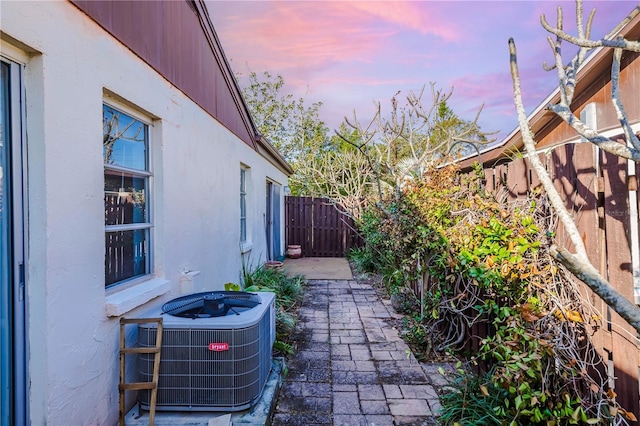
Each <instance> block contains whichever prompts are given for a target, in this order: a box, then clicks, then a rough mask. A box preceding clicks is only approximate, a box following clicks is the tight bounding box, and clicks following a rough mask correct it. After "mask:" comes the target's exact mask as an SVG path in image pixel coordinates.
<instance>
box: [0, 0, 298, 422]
mask: <svg viewBox="0 0 640 426" xmlns="http://www.w3.org/2000/svg"><path fill="white" fill-rule="evenodd" d="M1 16H2V17H1V26H0V30H1V31H2V35H3V44H4V47H3V49H2V52H3V54H7V52H8V51H11V50H13V48H15V50H16V51H22V52H23V53H24V55H17V56H22V57H23V58H26V59H20V58H16V57H15V56H11V57H12V58H13V59H16V60H18V61H21V62H23V63H24V65H25V68H24V71H25V81H24V85H25V91H26V96H27V105H26V110H27V119H26V129H27V142H26V148H27V157H28V159H27V171H26V175H27V203H28V211H29V213H28V222H27V228H28V234H27V235H28V238H27V250H28V255H27V256H28V260H27V280H26V283H27V284H26V285H27V318H26V325H27V330H28V336H27V337H28V349H29V350H28V362H27V368H28V382H29V394H28V402H29V412H28V417H29V419H30V422H31V424H34V425H42V424H50V425H62V424H69V425H71V424H74V425H75V424H78V425H80V424H82V425H102V424H115V423H116V422H117V418H118V377H119V372H118V344H119V324H118V319H119V317H120V316H126V317H135V316H137V315H139V314H140V313H142V312H144V311H146V310H148V309H150V308H151V307H153V306H158V305H159V304H162V303H164V302H165V301H167V300H168V299H170V298H172V297H175V296H178V295H179V294H180V292H181V291H183V290H184V289H185V287H184V285H182V286H181V281H182V283H183V284H184V282H185V281H184V278H185V274H184V273H185V272H186V271H199V274H197V273H196V274H190V275H188V277H189V279H191V278H192V281H191V283H190V284H191V285H192V286H190V287H188V289H189V290H193V291H202V290H220V289H222V288H223V285H224V283H226V282H238V281H239V278H240V272H241V269H242V259H243V256H242V255H241V253H240V245H239V238H240V225H239V217H240V206H239V186H240V167H241V164H244V165H246V166H248V167H249V168H250V174H249V179H250V184H249V192H248V197H249V218H248V220H249V223H250V226H249V231H250V233H249V238H250V240H251V245H250V247H251V250H250V252H247V253H245V255H244V257H245V259H250V260H251V261H252V262H254V264H257V263H259V262H260V261H261V260H264V258H265V254H266V253H267V249H266V242H265V238H264V235H265V232H264V218H263V215H264V214H265V211H266V205H265V182H266V181H267V180H268V179H269V180H271V181H274V182H276V183H278V184H281V185H283V186H284V185H286V184H287V176H286V174H285V173H283V172H282V171H280V170H279V169H278V168H276V167H275V166H273V165H272V164H271V163H270V162H268V161H267V160H266V159H265V158H264V157H262V156H261V155H259V154H258V153H257V152H256V151H255V150H254V149H253V148H252V147H250V146H249V145H248V144H246V143H243V142H242V140H241V139H240V138H239V137H238V136H236V135H235V134H233V133H232V132H231V131H230V130H229V129H228V128H227V127H225V126H224V125H222V124H221V123H220V122H219V121H217V120H216V119H214V118H213V117H212V116H211V115H210V114H209V113H208V112H206V111H205V110H203V109H202V108H201V107H199V106H198V105H197V104H195V103H194V102H193V101H192V100H191V99H189V98H188V97H187V96H186V95H185V94H184V93H183V92H181V91H179V90H177V88H176V87H175V86H174V85H172V84H171V83H169V82H168V81H167V80H166V79H165V78H163V77H162V76H161V75H160V74H158V73H157V72H156V71H155V70H154V69H152V68H151V67H150V66H149V65H148V64H146V63H145V62H143V61H142V60H141V58H140V57H138V56H136V55H135V54H134V53H133V52H132V51H131V50H129V49H128V48H127V47H125V46H124V45H122V44H121V43H120V42H119V41H117V40H116V39H115V38H114V37H113V36H111V35H110V34H109V33H107V32H106V31H105V30H104V29H103V28H101V27H100V26H99V25H97V24H96V23H95V22H94V21H92V20H91V19H89V18H88V17H87V16H86V15H85V14H84V13H82V12H81V11H80V10H79V9H78V8H76V7H75V6H73V5H72V4H71V3H68V2H47V1H43V2H18V1H16V2H11V1H10V2H3V4H2V15H1ZM7 40H10V41H11V43H9V44H12V48H11V49H10V48H9V47H8V43H7ZM106 99H112V100H115V102H117V103H119V104H122V105H124V106H126V107H128V108H132V109H135V110H136V112H138V113H140V114H142V115H146V116H148V117H149V118H150V119H152V124H153V126H152V127H151V136H150V146H151V156H152V160H151V161H152V165H153V173H154V176H153V180H152V188H151V194H152V209H153V210H152V212H153V225H154V228H153V231H152V232H153V243H152V246H153V262H154V266H153V267H152V270H153V272H154V274H153V277H151V278H150V279H147V280H142V282H135V283H133V285H131V286H126V285H123V286H120V287H116V288H114V289H107V290H105V286H104V276H105V265H104V257H105V236H104V232H105V228H104V226H105V219H104V199H103V191H104V176H103V173H104V168H103V158H102V143H101V139H102V105H103V101H105V100H106ZM280 203H281V208H280V212H281V220H280V223H284V218H283V214H284V204H283V200H282V199H281V200H280ZM280 233H281V239H282V241H284V234H283V230H280Z"/></svg>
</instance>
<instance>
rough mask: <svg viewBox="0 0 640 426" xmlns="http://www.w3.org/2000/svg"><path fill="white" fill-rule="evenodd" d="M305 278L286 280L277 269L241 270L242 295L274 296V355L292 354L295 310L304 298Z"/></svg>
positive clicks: (283, 274) (282, 273)
mask: <svg viewBox="0 0 640 426" xmlns="http://www.w3.org/2000/svg"><path fill="white" fill-rule="evenodd" d="M304 283H305V280H304V277H303V276H301V275H296V276H293V277H290V276H287V275H286V274H285V272H284V271H283V270H281V269H278V268H266V267H265V266H264V265H262V266H259V267H257V268H255V269H252V270H250V269H248V268H244V269H243V284H244V291H249V292H256V291H270V292H273V293H275V296H276V342H275V343H274V345H273V348H274V351H275V352H278V353H281V354H283V355H289V354H291V353H293V346H292V344H291V336H292V334H293V332H294V331H295V328H296V310H297V308H298V307H299V306H300V303H301V302H302V298H303V296H304Z"/></svg>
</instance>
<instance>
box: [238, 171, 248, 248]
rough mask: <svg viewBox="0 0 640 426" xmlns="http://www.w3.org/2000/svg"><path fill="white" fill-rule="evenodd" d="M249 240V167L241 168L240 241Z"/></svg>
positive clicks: (242, 242)
mask: <svg viewBox="0 0 640 426" xmlns="http://www.w3.org/2000/svg"><path fill="white" fill-rule="evenodd" d="M246 242H247V168H246V167H242V168H240V243H241V244H244V243H246Z"/></svg>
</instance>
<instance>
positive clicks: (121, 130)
mask: <svg viewBox="0 0 640 426" xmlns="http://www.w3.org/2000/svg"><path fill="white" fill-rule="evenodd" d="M102 128H103V130H102V133H103V134H102V136H103V137H102V154H103V158H104V163H105V164H111V165H115V166H121V167H127V168H129V169H136V170H148V164H147V131H148V129H147V125H146V124H144V123H142V122H141V121H138V120H136V119H135V118H132V117H129V116H128V115H126V114H124V113H122V112H120V111H118V110H115V109H113V108H111V107H109V106H107V105H104V106H103V107H102Z"/></svg>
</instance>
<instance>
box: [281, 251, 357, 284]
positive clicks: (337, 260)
mask: <svg viewBox="0 0 640 426" xmlns="http://www.w3.org/2000/svg"><path fill="white" fill-rule="evenodd" d="M283 267H284V270H285V272H286V273H287V274H289V275H302V276H304V277H305V278H306V279H308V280H353V274H352V273H351V267H350V266H349V262H348V261H347V259H345V258H342V257H302V258H300V259H289V258H287V259H285V260H284V266H283Z"/></svg>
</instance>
